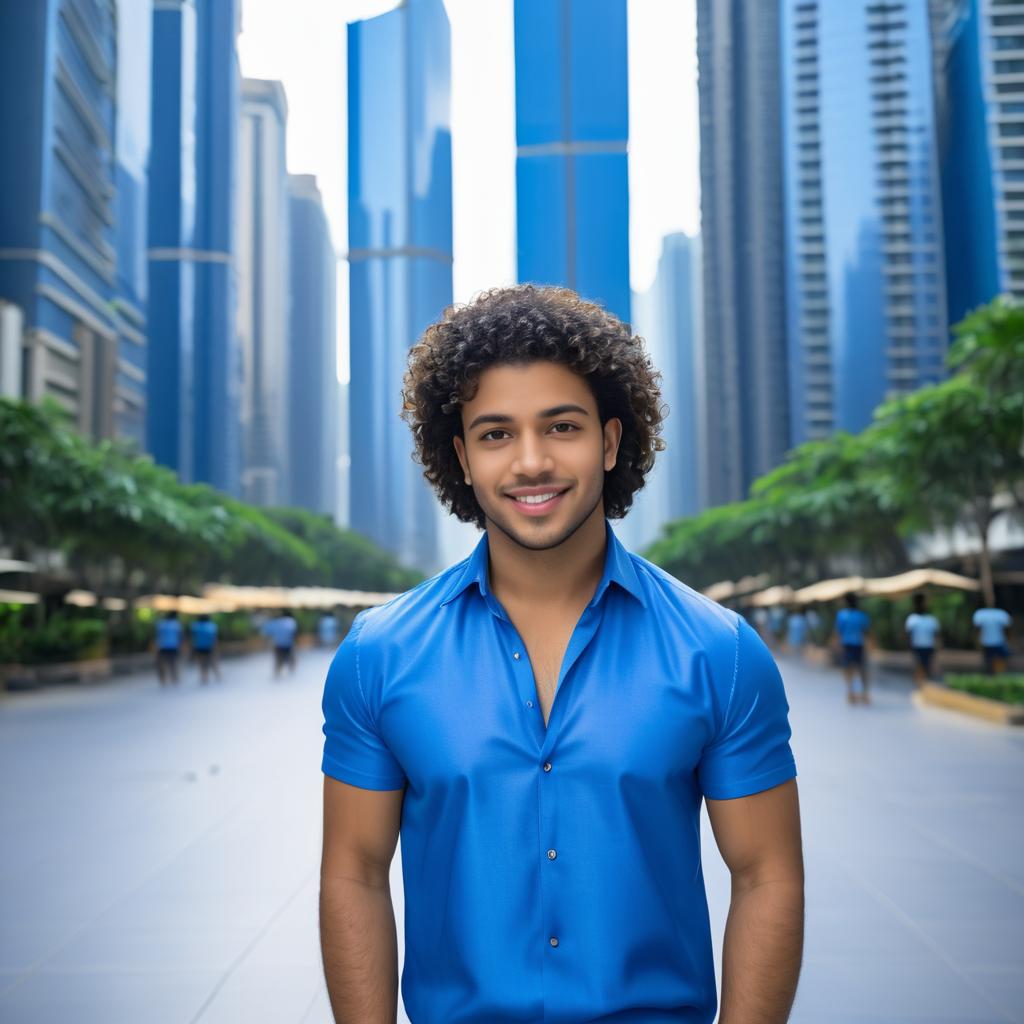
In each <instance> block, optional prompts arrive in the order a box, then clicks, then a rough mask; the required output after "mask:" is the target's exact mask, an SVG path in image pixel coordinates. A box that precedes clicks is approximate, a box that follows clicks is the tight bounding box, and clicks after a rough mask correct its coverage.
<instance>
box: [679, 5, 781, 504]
mask: <svg viewBox="0 0 1024 1024" xmlns="http://www.w3.org/2000/svg"><path fill="white" fill-rule="evenodd" d="M779 5H780V0H697V58H698V71H699V75H698V95H699V100H700V178H701V239H702V243H703V264H704V324H705V334H704V337H705V352H706V359H705V365H704V371H705V377H704V387H705V391H706V395H707V421H706V430H707V450H706V459H707V462H706V465H707V487H708V492H707V498H708V502H709V504H711V505H720V504H724V503H726V502H731V501H738V500H741V499H743V498H745V497H746V496H747V491H748V489H749V486H750V484H751V483H752V482H753V480H754V479H756V478H757V477H758V476H760V475H761V474H763V473H765V472H767V471H768V470H769V469H771V468H772V467H773V466H775V465H776V464H778V463H779V462H780V461H781V460H782V458H783V457H784V455H785V452H786V450H787V449H788V447H789V443H790V438H789V411H788V408H789V402H788V397H789V396H788V386H787V369H786V303H785V276H784V272H783V253H784V248H785V246H784V232H783V216H782V195H783V183H782V125H781V117H780V113H781V97H780V91H781V90H780V81H781V72H780V66H779V59H780V51H779V48H780V40H781V37H780V31H779V14H780V11H779Z"/></svg>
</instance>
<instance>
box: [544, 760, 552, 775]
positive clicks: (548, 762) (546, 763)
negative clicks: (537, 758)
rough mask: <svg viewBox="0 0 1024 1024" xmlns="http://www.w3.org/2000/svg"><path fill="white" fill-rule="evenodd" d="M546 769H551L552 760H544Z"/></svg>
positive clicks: (547, 770)
mask: <svg viewBox="0 0 1024 1024" xmlns="http://www.w3.org/2000/svg"><path fill="white" fill-rule="evenodd" d="M544 771H546V772H549V771H551V762H550V761H545V762H544Z"/></svg>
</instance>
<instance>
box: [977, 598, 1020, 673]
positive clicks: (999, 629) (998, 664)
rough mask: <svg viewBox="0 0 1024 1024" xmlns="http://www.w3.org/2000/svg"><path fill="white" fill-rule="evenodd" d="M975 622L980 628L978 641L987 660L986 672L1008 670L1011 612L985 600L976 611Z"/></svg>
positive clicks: (978, 628)
mask: <svg viewBox="0 0 1024 1024" xmlns="http://www.w3.org/2000/svg"><path fill="white" fill-rule="evenodd" d="M972 621H973V623H974V626H975V628H976V629H977V630H978V642H979V643H980V644H981V653H982V657H983V658H984V661H985V672H986V673H987V674H988V675H990V676H994V675H999V673H1001V672H1004V671H1005V670H1006V662H1007V659H1008V658H1009V657H1010V649H1009V647H1008V646H1007V644H1006V630H1007V628H1008V627H1009V625H1010V622H1011V621H1012V620H1011V619H1010V615H1009V612H1006V611H1004V610H1003V609H1002V608H996V607H995V606H994V605H991V604H989V603H988V601H984V602H983V603H982V605H981V607H979V608H978V610H977V611H976V612H975V613H974V618H973V620H972Z"/></svg>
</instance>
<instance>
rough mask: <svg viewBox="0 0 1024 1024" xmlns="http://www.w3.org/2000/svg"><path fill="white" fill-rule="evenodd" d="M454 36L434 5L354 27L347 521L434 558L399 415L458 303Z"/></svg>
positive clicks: (429, 498)
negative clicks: (434, 335)
mask: <svg viewBox="0 0 1024 1024" xmlns="http://www.w3.org/2000/svg"><path fill="white" fill-rule="evenodd" d="M450 68H451V58H450V29H449V25H448V17H447V15H446V14H445V9H444V4H443V3H442V0H407V2H406V3H403V4H402V5H401V6H399V7H398V8H396V9H395V10H392V11H389V12H387V13H386V14H382V15H380V16H378V17H375V18H369V19H367V20H365V21H357V22H353V23H352V24H350V25H349V27H348V187H349V195H348V202H349V248H348V261H349V281H350V296H349V330H350V342H349V351H350V385H349V400H350V409H349V415H350V428H351V429H350V437H351V453H350V454H351V460H350V463H349V469H350V494H351V498H350V501H351V505H350V510H351V514H350V525H351V528H352V529H353V530H357V531H358V532H360V533H362V534H363V535H365V536H367V537H369V538H371V539H372V540H373V541H374V542H375V543H376V544H378V545H379V546H380V547H382V548H384V549H385V550H387V551H390V552H391V553H392V554H393V555H395V556H396V557H397V558H398V559H399V560H400V561H401V562H403V563H404V564H406V565H410V566H415V567H416V568H418V569H420V570H421V571H422V572H427V573H429V572H433V571H436V570H437V569H439V568H441V567H442V566H441V565H440V564H439V562H440V552H439V541H438V533H439V531H438V525H439V522H440V506H439V505H438V503H437V499H436V497H435V496H434V494H433V492H432V491H431V489H430V487H429V485H428V484H427V482H426V480H425V479H424V478H423V471H422V467H421V466H420V465H419V464H418V463H415V462H413V459H412V456H413V443H412V435H411V433H410V431H409V427H408V425H407V424H406V423H405V422H404V421H403V420H402V419H401V418H400V413H401V388H402V377H403V374H404V372H405V367H406V362H407V357H408V352H409V348H410V347H411V346H412V345H413V343H414V342H415V341H416V339H417V338H418V336H419V335H420V333H421V332H422V331H423V330H424V328H426V327H427V326H428V325H429V324H430V323H431V322H433V321H434V320H436V319H437V318H438V317H439V316H440V314H441V313H442V311H443V310H444V309H445V307H446V306H448V305H450V303H451V301H452V178H451V121H450V112H449V106H450V103H449V92H450V79H451V70H450Z"/></svg>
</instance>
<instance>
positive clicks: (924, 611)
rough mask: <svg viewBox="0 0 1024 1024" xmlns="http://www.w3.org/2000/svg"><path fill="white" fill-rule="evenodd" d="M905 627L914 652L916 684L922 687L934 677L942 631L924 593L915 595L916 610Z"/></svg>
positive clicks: (909, 616) (910, 615) (908, 618)
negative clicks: (936, 646)
mask: <svg viewBox="0 0 1024 1024" xmlns="http://www.w3.org/2000/svg"><path fill="white" fill-rule="evenodd" d="M904 628H905V629H906V631H907V633H908V634H909V636H910V649H911V651H913V653H914V686H916V687H917V688H918V689H920V688H921V687H922V686H924V684H925V683H926V682H927V681H928V680H929V679H931V677H932V659H933V658H934V656H935V639H936V637H938V636H939V635H940V634H941V632H942V629H941V627H940V625H939V620H938V619H937V618H935V616H934V615H932V614H931V613H930V612H929V611H928V602H927V599H926V598H925V596H924V594H915V595H914V610H913V611H912V612H911V613H910V614H909V615H908V616H907V621H906V622H905V623H904Z"/></svg>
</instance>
